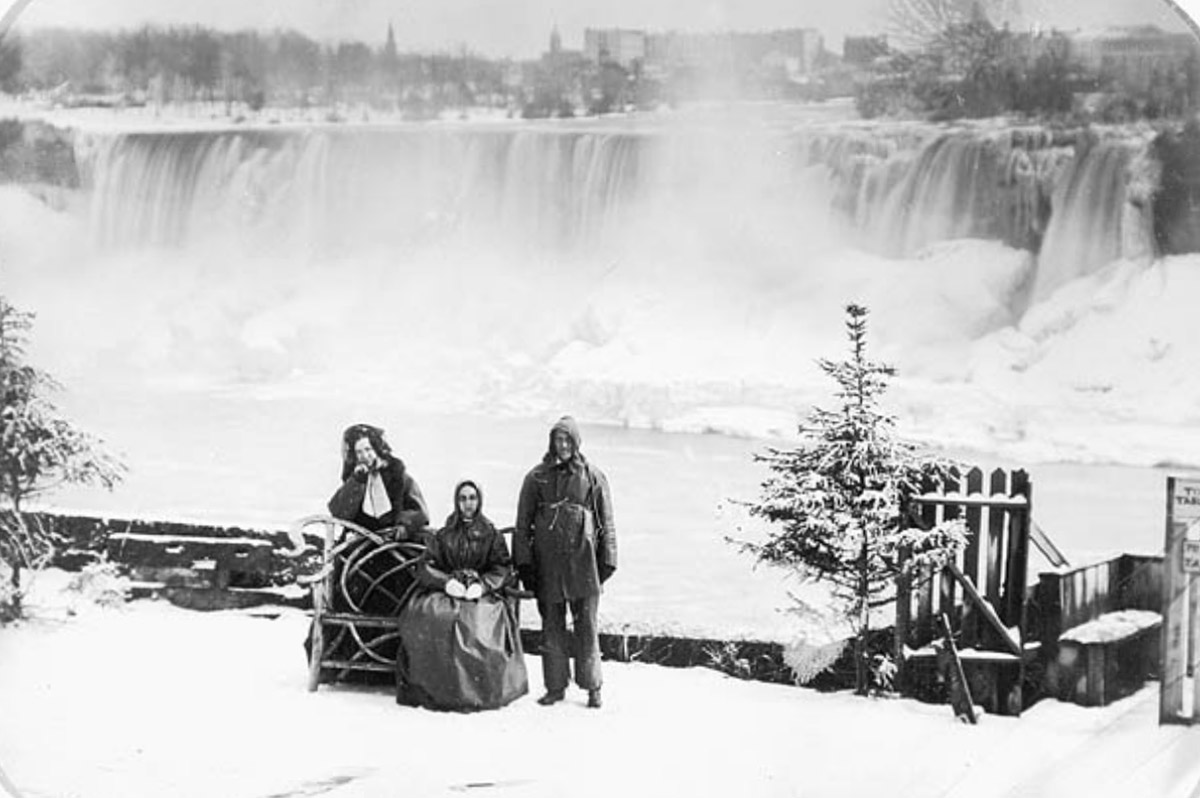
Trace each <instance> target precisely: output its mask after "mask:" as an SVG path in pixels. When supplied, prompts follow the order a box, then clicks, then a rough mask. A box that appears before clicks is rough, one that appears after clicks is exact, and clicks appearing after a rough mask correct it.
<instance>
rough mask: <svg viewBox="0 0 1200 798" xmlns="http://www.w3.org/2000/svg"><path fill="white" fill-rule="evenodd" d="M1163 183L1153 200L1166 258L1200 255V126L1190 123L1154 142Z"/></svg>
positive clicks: (1158, 235) (1157, 237)
mask: <svg viewBox="0 0 1200 798" xmlns="http://www.w3.org/2000/svg"><path fill="white" fill-rule="evenodd" d="M1154 150H1155V155H1156V156H1157V158H1158V160H1159V162H1160V163H1161V164H1162V182H1161V184H1160V186H1159V190H1158V192H1157V194H1156V195H1155V197H1154V234H1155V240H1156V243H1157V245H1158V250H1159V252H1160V253H1162V254H1164V255H1177V254H1182V253H1185V252H1200V124H1198V123H1197V122H1196V121H1195V120H1193V121H1191V122H1189V123H1188V124H1187V125H1186V126H1185V127H1184V128H1183V130H1181V131H1179V132H1174V131H1168V132H1164V133H1162V134H1160V135H1159V137H1158V139H1157V140H1156V141H1155V143H1154Z"/></svg>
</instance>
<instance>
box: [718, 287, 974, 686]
mask: <svg viewBox="0 0 1200 798" xmlns="http://www.w3.org/2000/svg"><path fill="white" fill-rule="evenodd" d="M846 329H847V332H848V334H849V338H850V357H849V359H847V360H845V361H831V360H825V359H822V360H820V361H819V364H820V367H821V369H822V370H823V371H824V372H825V373H826V374H828V375H829V376H830V377H832V378H833V379H834V380H835V381H836V382H837V384H838V390H837V391H836V394H835V395H836V396H837V398H838V399H839V400H840V403H841V406H840V407H839V408H838V409H837V410H824V409H821V408H814V409H813V410H812V412H811V413H810V415H809V416H808V419H807V421H806V422H805V423H802V424H801V425H800V436H801V439H802V441H801V443H800V445H799V446H797V447H796V448H792V449H779V448H770V449H768V450H767V453H766V454H761V455H757V456H756V459H758V460H760V461H762V462H765V463H766V464H767V466H768V467H769V468H770V470H771V475H770V476H769V477H768V478H767V480H766V481H765V482H764V483H763V486H762V495H761V498H760V500H759V501H758V502H757V503H753V504H751V505H750V513H751V515H752V516H757V517H760V518H764V519H766V520H767V521H770V522H771V531H770V532H769V533H768V537H767V540H766V542H765V543H761V544H756V543H742V544H741V545H742V548H743V550H745V551H749V552H750V553H753V554H754V555H755V556H756V557H757V558H758V560H759V561H760V562H765V563H769V564H772V565H778V566H783V567H787V568H792V569H794V570H796V571H797V572H798V573H800V574H801V575H802V576H804V577H806V578H811V579H816V580H820V581H823V582H825V583H827V584H828V585H830V586H831V589H832V593H833V595H834V597H835V598H836V599H838V600H839V602H840V603H841V604H842V606H843V607H844V608H845V611H846V613H847V617H848V619H849V620H850V621H851V623H852V624H853V627H854V629H855V630H856V637H855V662H856V666H855V673H856V686H857V689H858V692H860V693H864V694H865V693H866V691H867V688H868V678H869V672H868V669H867V665H868V663H867V650H866V644H867V636H868V634H869V633H870V628H871V610H872V609H873V608H876V607H882V606H885V605H886V604H888V603H890V602H893V601H894V600H895V580H896V577H897V576H899V575H900V574H901V572H902V571H903V572H907V573H916V572H917V568H918V566H921V565H924V564H932V565H934V566H940V565H941V564H943V563H944V562H946V561H947V560H948V559H949V558H951V557H953V556H954V555H955V554H956V553H957V552H958V551H959V550H961V549H962V548H963V547H964V546H965V544H966V536H965V527H964V525H963V523H962V521H960V520H955V521H951V522H946V523H943V524H941V525H938V526H936V527H934V528H932V529H921V528H920V527H919V526H916V525H915V519H911V518H908V517H906V513H905V499H906V496H909V495H912V494H914V493H916V492H917V491H918V490H919V489H920V486H921V482H922V481H923V480H924V479H925V478H926V477H927V476H933V475H937V474H940V473H944V472H945V471H946V470H948V468H949V467H950V466H951V463H949V462H948V461H945V460H942V459H938V458H934V457H928V456H923V455H921V454H919V453H918V451H917V449H916V447H915V446H914V445H913V444H911V443H908V442H905V441H902V440H899V439H897V438H896V437H894V426H895V419H894V418H893V417H892V416H889V415H886V414H885V413H884V412H883V410H882V409H881V407H880V397H881V396H882V395H883V393H884V392H885V391H886V390H887V387H888V382H889V380H890V378H891V377H893V376H894V374H895V371H894V369H892V368H891V367H890V366H887V365H884V364H881V363H875V362H872V361H869V360H868V359H867V357H866V344H867V310H866V308H863V307H860V306H858V305H849V306H847V308H846ZM902 554H903V556H902Z"/></svg>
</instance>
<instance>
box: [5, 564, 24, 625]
mask: <svg viewBox="0 0 1200 798" xmlns="http://www.w3.org/2000/svg"><path fill="white" fill-rule="evenodd" d="M20 615H21V613H20V603H19V601H18V600H17V596H16V588H15V587H14V586H13V584H12V569H11V568H9V567H8V566H7V565H5V564H4V563H3V562H0V625H3V624H6V623H8V622H9V621H11V620H14V619H16V618H18V617H20Z"/></svg>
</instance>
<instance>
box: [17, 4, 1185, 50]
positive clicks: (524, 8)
mask: <svg viewBox="0 0 1200 798" xmlns="http://www.w3.org/2000/svg"><path fill="white" fill-rule="evenodd" d="M888 2H889V0H840V2H838V3H835V4H830V3H824V2H818V0H809V1H808V2H803V3H797V2H796V1H795V0H748V1H744V2H734V0H709V1H708V2H705V3H703V4H699V5H698V4H695V3H689V2H685V0H642V2H637V1H636V0H576V1H575V2H572V3H569V4H564V3H555V2H553V0H514V1H513V2H509V3H505V4H503V6H500V5H499V4H494V5H493V4H485V3H481V2H479V0H440V2H439V0H410V1H409V2H406V3H399V2H395V0H286V2H285V1H284V0H275V1H274V2H261V3H255V4H250V3H245V2H242V0H209V2H206V3H204V4H196V3H195V2H189V1H187V0H109V2H106V3H104V4H103V5H99V4H97V3H95V0H35V2H33V3H32V4H31V5H30V6H29V7H28V8H27V9H26V10H25V12H24V13H23V15H22V16H21V18H20V19H19V20H18V22H17V25H16V30H17V31H18V32H19V31H20V30H21V29H22V28H33V27H51V26H63V27H82V28H101V29H105V28H108V29H111V28H134V27H140V26H141V25H143V24H156V25H177V24H200V25H205V26H208V27H213V28H217V29H223V30H232V29H239V28H256V29H273V28H292V29H295V30H298V31H300V32H301V33H304V34H306V35H308V36H312V37H314V38H317V39H320V40H323V41H342V40H360V41H365V42H375V41H380V42H381V41H382V39H383V35H384V31H385V30H386V27H387V25H388V24H389V23H390V24H392V25H393V26H394V29H395V35H396V42H397V45H398V46H399V47H400V48H401V49H402V50H407V51H451V50H459V49H462V48H464V47H465V48H466V49H467V50H469V51H471V52H475V53H479V54H481V55H485V56H489V57H513V58H519V59H525V58H534V57H536V56H537V55H538V54H540V53H541V52H543V51H544V50H545V49H546V46H547V43H548V41H549V36H550V32H551V30H553V29H557V30H558V31H559V33H560V35H561V37H562V41H563V45H564V47H566V48H568V49H581V48H582V46H583V31H584V29H586V28H627V29H635V30H644V31H647V32H667V31H681V32H690V33H703V32H714V31H764V30H773V29H784V28H815V29H817V30H818V31H819V32H820V33H821V34H822V36H823V37H824V40H825V44H826V46H827V47H828V48H830V49H832V50H835V51H840V50H841V46H842V40H843V38H844V37H845V36H846V35H864V34H879V33H886V32H887V7H888ZM9 4H10V3H7V2H5V3H3V4H2V5H4V6H5V7H7V5H9ZM1178 6H1179V7H1180V8H1181V9H1182V10H1183V11H1184V12H1185V13H1187V14H1189V15H1190V16H1191V17H1192V19H1196V17H1197V16H1200V0H1179V2H1178ZM1022 9H1023V23H1024V25H1023V27H1029V26H1034V25H1036V26H1041V27H1045V28H1059V29H1066V30H1070V29H1080V28H1083V29H1088V28H1098V27H1104V26H1107V25H1132V24H1153V25H1157V26H1159V27H1161V28H1163V29H1165V30H1176V31H1183V30H1187V24H1186V22H1185V21H1184V20H1183V19H1182V18H1181V17H1180V15H1179V13H1178V12H1177V11H1176V10H1175V9H1173V8H1171V5H1170V3H1169V2H1168V0H1105V1H1104V2H1100V3H1080V2H1074V1H1073V0H1072V1H1070V2H1068V0H1024V1H1023V3H1022Z"/></svg>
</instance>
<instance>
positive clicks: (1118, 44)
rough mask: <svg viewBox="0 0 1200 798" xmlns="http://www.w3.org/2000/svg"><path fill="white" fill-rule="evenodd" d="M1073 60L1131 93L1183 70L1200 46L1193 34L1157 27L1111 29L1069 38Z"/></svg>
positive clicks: (1198, 54) (1199, 50)
mask: <svg viewBox="0 0 1200 798" xmlns="http://www.w3.org/2000/svg"><path fill="white" fill-rule="evenodd" d="M1069 39H1070V48H1071V57H1072V58H1073V59H1074V60H1075V61H1076V62H1078V63H1079V65H1080V66H1081V67H1083V68H1084V70H1086V71H1088V72H1090V73H1093V74H1096V75H1098V76H1099V77H1101V78H1102V79H1106V80H1111V81H1112V82H1113V83H1114V84H1115V85H1117V86H1120V87H1122V88H1125V89H1129V90H1131V91H1139V92H1140V91H1145V90H1146V89H1148V88H1149V86H1150V84H1151V81H1152V80H1153V78H1154V76H1155V75H1156V74H1161V73H1167V72H1172V71H1179V70H1182V69H1183V66H1184V64H1185V63H1186V62H1187V61H1188V59H1189V58H1192V57H1200V44H1198V43H1197V41H1196V38H1195V36H1193V35H1192V34H1191V33H1167V32H1165V31H1163V30H1160V29H1159V28H1156V27H1154V26H1153V25H1144V26H1138V27H1128V28H1109V29H1106V30H1102V31H1094V32H1077V33H1074V34H1070V35H1069Z"/></svg>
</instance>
